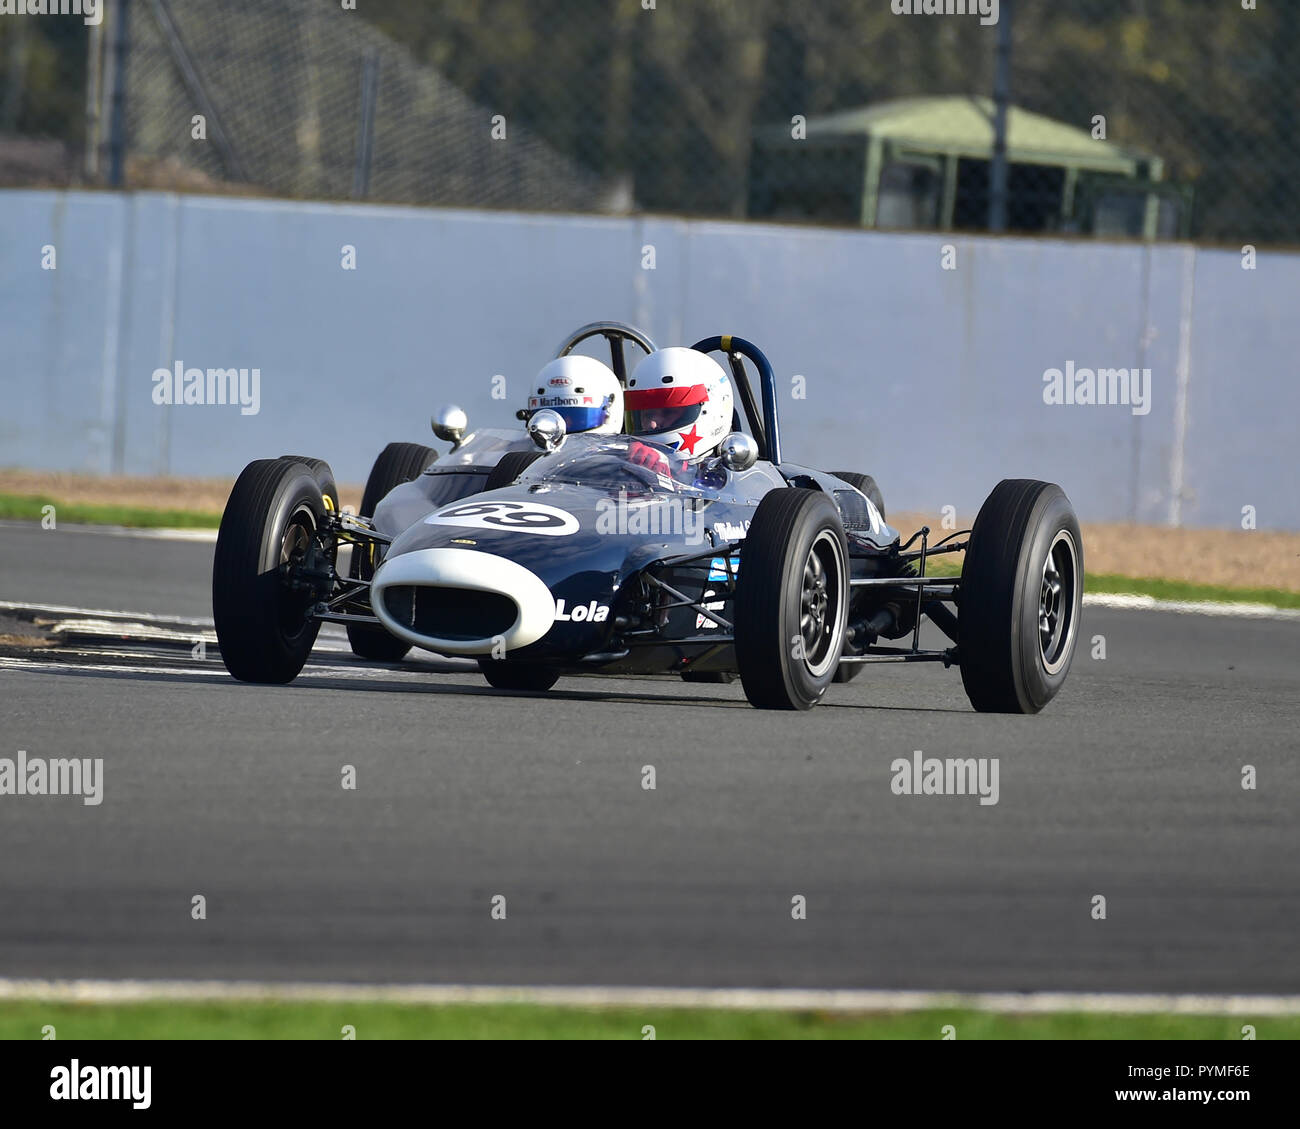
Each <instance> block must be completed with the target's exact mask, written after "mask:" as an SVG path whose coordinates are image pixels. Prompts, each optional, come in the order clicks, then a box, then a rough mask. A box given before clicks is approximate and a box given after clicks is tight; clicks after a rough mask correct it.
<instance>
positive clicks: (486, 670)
mask: <svg viewBox="0 0 1300 1129" xmlns="http://www.w3.org/2000/svg"><path fill="white" fill-rule="evenodd" d="M478 666H479V670H481V671H482V672H483V677H484V678H486V679H487V680H488V684H489V685H491V686H495V687H496V688H497V689H498V690H538V691H540V690H549V689H550V688H551V687H552V686H554V685H555V684H556V682H558V681H559V680H560V676H559V675H558V674H557V673H556V672H555V671H553V670H551V669H550V668H549V667H545V666H532V665H530V664H528V663H514V662H507V661H503V660H501V659H479V660H478Z"/></svg>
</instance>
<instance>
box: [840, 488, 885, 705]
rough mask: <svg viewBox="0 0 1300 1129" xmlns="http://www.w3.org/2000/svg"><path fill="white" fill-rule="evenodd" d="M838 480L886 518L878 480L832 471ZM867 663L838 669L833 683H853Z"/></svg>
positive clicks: (850, 664)
mask: <svg viewBox="0 0 1300 1129" xmlns="http://www.w3.org/2000/svg"><path fill="white" fill-rule="evenodd" d="M831 473H832V474H833V475H835V477H836V478H842V479H844V481H845V482H847V483H848V484H849V485H850V486H854V487H856V488H857V489H858V490H860V491H862V493H863V494H865V495H866V496H867V497H868V498H870V499H871V504H872V505H873V506H875V507H876V509H878V510H879V511H880V516H881V518H882V519H883V518H884V517H885V498H884V495H883V494H881V493H880V487H879V486H877V485H876V480H875V479H874V478H872V477H871V475H869V474H858V472H857V471H855V470H833V471H831ZM866 665H867V664H866V663H845V664H844V665H843V666H840V667H838V668H836V671H835V677H834V679H832V681H834V682H836V683H839V684H840V685H843V684H844V683H845V682H852V681H853V680H854V679H855V678H857V676H858V675H859V674H861V673H862V672H863V670H865V669H866Z"/></svg>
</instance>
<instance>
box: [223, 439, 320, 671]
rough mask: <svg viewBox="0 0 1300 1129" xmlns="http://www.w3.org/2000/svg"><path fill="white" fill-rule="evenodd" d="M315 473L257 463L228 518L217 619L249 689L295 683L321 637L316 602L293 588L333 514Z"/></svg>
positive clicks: (240, 482) (227, 657)
mask: <svg viewBox="0 0 1300 1129" xmlns="http://www.w3.org/2000/svg"><path fill="white" fill-rule="evenodd" d="M326 512H327V511H326V505H325V499H324V496H323V494H322V492H321V488H320V483H319V481H318V480H317V475H316V472H315V470H314V469H313V468H312V467H310V466H308V465H307V464H305V463H300V462H296V461H294V460H291V459H260V460H258V461H257V462H253V463H249V464H248V466H246V467H245V468H244V472H243V473H242V474H241V475H240V476H239V478H238V479H237V480H236V482H235V487H234V489H233V490H232V491H231V492H230V499H229V501H227V503H226V509H225V512H224V513H223V514H222V517H221V528H220V530H219V531H218V533H217V547H216V551H215V554H214V557H213V567H212V615H213V619H214V620H215V621H216V629H217V641H218V643H219V644H220V647H221V658H222V661H223V662H224V663H225V664H226V669H227V670H229V671H230V673H231V674H233V675H234V676H235V677H236V678H238V679H240V680H241V681H243V682H272V683H285V682H291V681H293V679H294V678H295V677H297V675H298V672H299V671H300V670H302V668H303V664H304V663H305V662H306V661H307V656H308V655H309V654H311V649H312V645H313V644H314V643H315V642H316V635H317V633H318V632H319V631H320V622H319V621H318V620H315V619H311V618H309V617H308V614H307V613H308V612H309V611H310V609H311V607H312V605H313V604H314V602H315V600H316V596H315V595H314V593H313V592H312V591H310V590H308V589H294V588H291V587H290V584H289V580H290V576H289V574H290V573H291V571H292V570H293V569H294V568H295V566H296V565H298V564H300V563H301V562H302V560H303V558H304V557H305V556H306V555H307V553H308V552H309V551H310V550H311V546H312V542H313V538H314V535H315V531H316V529H317V528H318V527H319V525H320V523H321V521H323V520H324V518H325V514H326Z"/></svg>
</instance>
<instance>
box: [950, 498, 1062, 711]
mask: <svg viewBox="0 0 1300 1129" xmlns="http://www.w3.org/2000/svg"><path fill="white" fill-rule="evenodd" d="M1082 605H1083V538H1082V537H1081V536H1080V533H1079V521H1078V519H1077V518H1076V517H1075V514H1074V509H1073V508H1072V507H1071V505H1070V500H1069V499H1068V498H1067V497H1066V496H1065V492H1064V491H1063V490H1062V489H1061V488H1060V487H1059V486H1056V485H1053V484H1052V483H1049V482H1036V481H1033V480H1031V479H1006V480H1004V481H1002V482H999V483H998V485H997V486H996V487H995V488H994V490H993V493H992V494H990V495H989V496H988V499H987V500H986V501H985V503H984V505H983V506H981V507H980V511H979V514H978V515H976V518H975V524H974V526H973V527H972V528H971V534H970V545H969V547H968V548H967V550H966V560H965V562H964V563H963V565H962V571H961V591H960V595H959V603H958V619H957V630H958V636H959V640H960V642H959V643H958V655H959V657H960V665H961V680H962V685H964V686H965V687H966V696H967V697H968V698H969V699H970V703H971V705H972V706H974V707H975V708H976V709H977V710H979V711H980V712H981V713H1037V712H1038V711H1039V710H1041V709H1042V708H1043V707H1044V706H1045V705H1047V703H1048V702H1050V701H1051V700H1052V699H1053V698H1054V697H1055V696H1056V694H1057V692H1058V691H1059V690H1060V689H1061V686H1062V684H1063V683H1064V682H1065V676H1066V674H1068V673H1069V670H1070V662H1071V660H1072V659H1073V657H1074V647H1075V642H1076V640H1077V638H1078V633H1079V618H1080V613H1081V610H1082Z"/></svg>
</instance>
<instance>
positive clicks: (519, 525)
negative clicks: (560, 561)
mask: <svg viewBox="0 0 1300 1129" xmlns="http://www.w3.org/2000/svg"><path fill="white" fill-rule="evenodd" d="M424 523H425V524H426V525H459V526H468V527H469V528H471V529H498V530H499V529H508V530H512V531H513V532H515V533H538V534H541V535H542V536H543V537H567V536H568V535H569V534H571V533H577V532H578V519H577V518H576V517H574V516H573V515H572V514H571V513H567V512H565V511H564V510H558V509H556V508H555V507H554V506H543V505H542V504H541V503H539V502H461V503H458V504H456V505H454V506H448V507H447V508H446V509H444V510H439V511H438V512H437V513H436V514H430V515H429V516H428V517H426V518H425V519H424Z"/></svg>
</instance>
